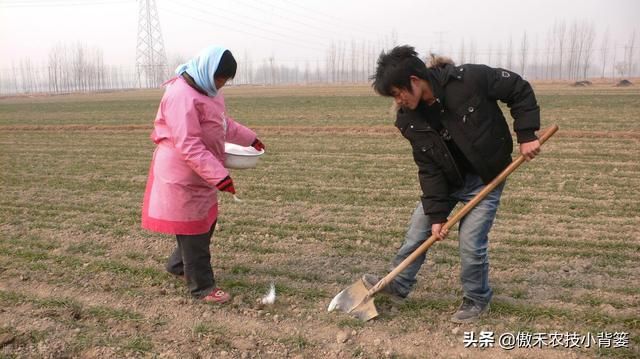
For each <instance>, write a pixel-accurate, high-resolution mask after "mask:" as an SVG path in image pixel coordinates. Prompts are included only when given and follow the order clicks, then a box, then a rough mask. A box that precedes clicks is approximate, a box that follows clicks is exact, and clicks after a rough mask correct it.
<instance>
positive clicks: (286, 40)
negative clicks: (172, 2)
mask: <svg viewBox="0 0 640 359" xmlns="http://www.w3.org/2000/svg"><path fill="white" fill-rule="evenodd" d="M160 8H161V9H163V10H165V11H168V12H170V13H172V14H175V15H179V16H182V17H186V18H190V19H192V20H196V21H199V22H203V23H206V24H207V25H210V26H216V27H217V29H220V27H219V24H213V23H212V22H211V19H210V18H209V19H203V18H200V17H195V16H193V15H192V14H185V13H181V12H178V11H175V9H169V8H166V7H163V6H160ZM209 14H211V13H209ZM211 15H213V14H211ZM218 19H223V20H228V19H226V18H224V17H220V18H218ZM225 29H228V30H231V31H235V32H239V33H243V34H247V35H251V36H254V37H260V38H263V39H267V40H272V41H279V42H287V43H289V44H292V45H295V46H302V47H306V48H309V49H313V50H316V51H325V50H326V49H324V48H320V47H316V46H313V45H311V44H309V43H305V42H299V41H298V40H296V39H291V38H287V37H284V38H283V39H276V38H273V37H269V36H266V35H264V34H261V33H255V32H249V31H246V30H242V29H238V28H234V27H232V26H225ZM262 30H264V29H262ZM267 32H268V31H267ZM280 36H282V35H280Z"/></svg>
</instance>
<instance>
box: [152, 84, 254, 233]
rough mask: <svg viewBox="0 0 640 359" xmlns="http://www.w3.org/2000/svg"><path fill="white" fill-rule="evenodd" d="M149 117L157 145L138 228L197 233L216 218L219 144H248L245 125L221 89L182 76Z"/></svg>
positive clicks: (224, 173)
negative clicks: (206, 91) (201, 88)
mask: <svg viewBox="0 0 640 359" xmlns="http://www.w3.org/2000/svg"><path fill="white" fill-rule="evenodd" d="M168 84H169V85H168V87H167V89H166V91H165V93H164V96H163V97H162V100H161V102H160V107H159V108H158V114H157V115H156V119H155V121H154V130H153V132H152V133H151V140H153V142H154V143H156V144H157V146H156V149H155V151H154V153H153V159H152V161H151V166H150V169H149V178H148V179H147V188H146V190H145V195H144V202H143V206H142V227H143V228H146V229H148V230H151V231H154V232H160V233H167V234H188V235H193V234H201V233H206V232H208V231H209V229H210V228H211V226H212V225H213V223H214V221H215V220H216V218H217V217H218V199H217V192H218V190H217V189H216V187H215V185H216V184H217V183H218V182H220V181H221V180H222V179H224V178H225V177H226V176H227V175H229V172H228V171H227V169H226V168H224V165H223V164H224V159H225V154H224V143H225V142H231V143H235V144H238V145H242V146H249V145H250V144H251V143H253V141H254V140H255V138H256V134H255V133H254V132H253V131H251V130H250V129H248V128H246V127H244V126H242V125H241V124H239V123H237V122H235V121H234V120H233V119H231V118H230V117H227V115H226V113H225V106H224V98H223V96H222V94H221V93H218V95H216V96H215V97H208V96H206V95H203V94H201V93H199V92H197V91H196V90H195V89H193V88H192V87H191V86H189V85H188V84H187V82H186V81H185V80H184V79H183V78H182V77H177V78H175V79H173V80H170V81H169V82H168Z"/></svg>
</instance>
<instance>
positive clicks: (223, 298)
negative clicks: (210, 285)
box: [202, 288, 231, 304]
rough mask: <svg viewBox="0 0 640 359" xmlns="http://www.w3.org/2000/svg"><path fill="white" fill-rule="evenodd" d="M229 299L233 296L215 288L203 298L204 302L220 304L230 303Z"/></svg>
mask: <svg viewBox="0 0 640 359" xmlns="http://www.w3.org/2000/svg"><path fill="white" fill-rule="evenodd" d="M229 299H231V295H230V294H229V293H226V292H225V291H223V290H222V289H220V288H214V289H213V290H212V291H211V293H209V294H207V296H206V297H204V298H202V300H204V301H205V302H208V303H218V304H223V303H226V302H228V301H229Z"/></svg>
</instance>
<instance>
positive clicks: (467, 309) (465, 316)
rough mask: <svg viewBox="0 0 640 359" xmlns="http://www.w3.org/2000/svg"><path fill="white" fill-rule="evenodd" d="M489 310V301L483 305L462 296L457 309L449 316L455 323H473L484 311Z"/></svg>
mask: <svg viewBox="0 0 640 359" xmlns="http://www.w3.org/2000/svg"><path fill="white" fill-rule="evenodd" d="M488 311H489V303H487V304H485V305H484V306H483V305H481V304H479V303H476V302H474V301H473V300H471V299H469V298H462V304H461V305H460V308H458V311H457V312H456V313H455V314H454V315H453V316H452V317H451V321H452V322H454V323H457V324H466V323H473V322H475V321H477V320H478V319H479V318H480V317H481V316H482V315H483V314H484V313H486V312H488Z"/></svg>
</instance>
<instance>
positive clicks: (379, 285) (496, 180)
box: [367, 125, 558, 297]
mask: <svg viewBox="0 0 640 359" xmlns="http://www.w3.org/2000/svg"><path fill="white" fill-rule="evenodd" d="M556 131H558V126H557V125H552V126H550V127H548V128H547V129H546V130H545V131H544V133H543V134H542V135H541V136H540V139H539V141H540V145H542V144H543V143H545V142H546V141H547V140H548V139H549V138H550V137H551V136H553V134H555V133H556ZM522 162H524V156H523V155H519V156H518V158H516V160H515V161H513V162H511V164H510V165H509V166H508V167H507V168H505V169H504V170H503V171H502V172H500V174H499V175H498V176H497V177H496V178H494V179H493V181H491V182H490V183H489V184H488V185H486V186H485V187H484V188H483V189H482V191H480V193H478V194H477V195H475V197H473V199H472V200H471V201H469V202H467V204H466V205H465V206H464V207H462V209H460V210H459V211H458V212H456V214H455V215H454V216H453V217H451V218H450V219H449V220H448V221H447V223H445V224H444V226H442V229H443V230H444V229H449V228H451V227H453V226H454V225H455V224H456V223H458V222H459V221H460V220H461V219H462V217H464V216H465V215H466V214H467V213H469V211H471V210H472V209H473V207H475V206H476V205H477V204H478V203H480V201H482V200H483V199H484V198H485V197H486V196H487V194H489V192H491V191H493V190H494V189H495V188H496V187H497V186H498V185H499V184H500V183H502V182H503V181H504V180H505V179H507V177H508V176H509V175H510V174H511V173H512V172H513V171H515V170H516V168H518V166H520V165H521V164H522ZM436 238H437V237H436V236H435V235H431V237H429V238H428V239H427V240H426V241H425V242H424V243H422V245H420V247H418V248H416V250H415V251H413V253H411V254H410V255H409V256H408V257H407V258H405V260H403V261H402V263H400V264H398V266H397V267H395V268H394V269H393V270H392V271H391V272H390V273H389V274H387V275H386V276H385V277H384V278H382V279H380V281H379V282H378V283H377V284H376V285H374V286H373V287H371V289H369V293H368V294H367V296H368V297H371V296H373V295H374V294H376V293H377V292H379V291H380V290H382V288H384V287H386V286H387V284H389V282H391V281H392V280H393V279H394V278H395V277H396V276H397V275H398V274H400V272H402V271H403V270H405V268H407V266H409V264H411V263H413V261H414V260H416V258H418V257H419V256H420V255H422V254H423V253H424V252H426V251H427V249H429V247H431V245H432V244H433V243H434V242H435V241H436Z"/></svg>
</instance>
